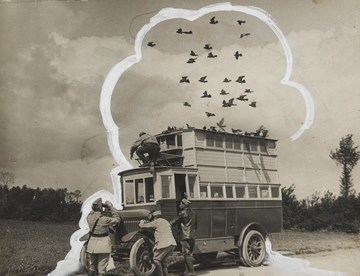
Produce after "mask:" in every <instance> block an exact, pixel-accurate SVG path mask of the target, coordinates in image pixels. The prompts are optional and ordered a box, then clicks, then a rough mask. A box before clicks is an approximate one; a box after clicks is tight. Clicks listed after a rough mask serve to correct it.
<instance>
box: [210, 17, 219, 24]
mask: <svg viewBox="0 0 360 276" xmlns="http://www.w3.org/2000/svg"><path fill="white" fill-rule="evenodd" d="M217 23H219V21H217V20H216V21H215V16H214V17H211V19H210V24H217Z"/></svg>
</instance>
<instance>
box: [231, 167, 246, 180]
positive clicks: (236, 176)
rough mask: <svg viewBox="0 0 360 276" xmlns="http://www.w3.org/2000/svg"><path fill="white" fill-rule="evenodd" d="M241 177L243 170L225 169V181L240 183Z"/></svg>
mask: <svg viewBox="0 0 360 276" xmlns="http://www.w3.org/2000/svg"><path fill="white" fill-rule="evenodd" d="M243 175H244V169H243V168H227V181H229V182H241V181H242V179H243Z"/></svg>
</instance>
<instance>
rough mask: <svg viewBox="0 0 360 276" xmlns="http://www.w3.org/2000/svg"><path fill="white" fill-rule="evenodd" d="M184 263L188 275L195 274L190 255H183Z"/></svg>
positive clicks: (193, 275)
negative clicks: (187, 269)
mask: <svg viewBox="0 0 360 276" xmlns="http://www.w3.org/2000/svg"><path fill="white" fill-rule="evenodd" d="M185 264H186V266H187V267H188V268H189V274H188V275H189V276H195V275H196V273H195V269H194V264H193V259H192V257H191V256H190V255H186V256H185Z"/></svg>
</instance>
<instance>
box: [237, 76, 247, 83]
mask: <svg viewBox="0 0 360 276" xmlns="http://www.w3.org/2000/svg"><path fill="white" fill-rule="evenodd" d="M244 78H245V76H240V77H238V79H237V80H236V82H238V83H245V82H246V81H245V80H244Z"/></svg>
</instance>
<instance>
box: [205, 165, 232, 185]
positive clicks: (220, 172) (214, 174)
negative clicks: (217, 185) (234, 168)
mask: <svg viewBox="0 0 360 276" xmlns="http://www.w3.org/2000/svg"><path fill="white" fill-rule="evenodd" d="M198 170H199V176H200V181H205V182H211V181H215V182H225V181H226V178H225V168H214V167H204V166H198Z"/></svg>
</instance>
